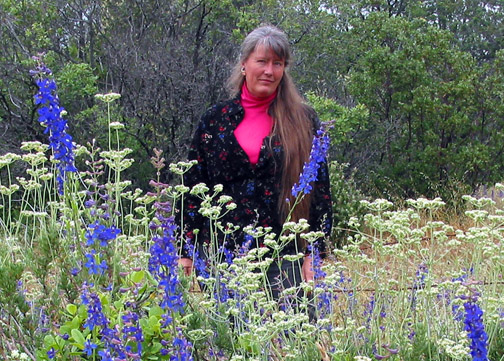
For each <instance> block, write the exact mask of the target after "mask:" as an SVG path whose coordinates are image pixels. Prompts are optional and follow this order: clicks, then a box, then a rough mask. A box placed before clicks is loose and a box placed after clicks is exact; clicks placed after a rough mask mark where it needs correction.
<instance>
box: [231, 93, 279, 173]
mask: <svg viewBox="0 0 504 361" xmlns="http://www.w3.org/2000/svg"><path fill="white" fill-rule="evenodd" d="M275 97H276V91H275V92H274V93H273V94H271V95H270V96H268V97H266V98H257V97H255V96H253V95H252V94H250V92H249V91H248V89H247V84H246V83H244V84H243V86H242V91H241V104H242V106H243V109H244V110H245V116H244V117H243V120H242V121H241V123H240V124H238V127H237V128H236V129H235V131H234V135H235V137H236V140H237V141H238V144H240V146H241V147H242V148H243V150H244V151H245V153H247V155H248V157H249V160H250V163H251V164H252V165H256V164H257V161H258V160H259V153H260V152H261V146H262V143H263V140H264V138H265V137H266V136H268V135H269V134H270V132H271V128H272V126H273V119H272V118H271V116H270V115H269V114H268V108H269V106H270V104H271V103H272V102H273V100H274V99H275Z"/></svg>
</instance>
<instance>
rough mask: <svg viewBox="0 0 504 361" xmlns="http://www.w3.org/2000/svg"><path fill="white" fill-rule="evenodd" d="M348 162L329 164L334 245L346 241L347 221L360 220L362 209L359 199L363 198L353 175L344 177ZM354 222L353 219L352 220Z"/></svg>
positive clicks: (339, 244)
mask: <svg viewBox="0 0 504 361" xmlns="http://www.w3.org/2000/svg"><path fill="white" fill-rule="evenodd" d="M347 167H348V164H340V163H338V162H336V161H332V162H330V164H329V179H330V182H331V197H332V202H333V232H332V234H333V236H332V239H333V240H334V245H335V246H336V247H338V248H339V247H341V246H343V245H345V244H346V243H347V241H346V237H347V236H348V235H349V231H350V228H351V227H350V225H349V222H350V221H351V219H352V218H356V219H357V220H361V219H362V216H363V215H364V214H363V211H364V209H363V208H362V206H361V203H360V201H361V200H362V199H363V198H364V196H363V195H362V194H361V192H360V191H359V190H358V189H357V187H356V185H355V182H354V179H353V176H351V177H349V178H347V177H345V169H346V168H347ZM352 222H354V221H352Z"/></svg>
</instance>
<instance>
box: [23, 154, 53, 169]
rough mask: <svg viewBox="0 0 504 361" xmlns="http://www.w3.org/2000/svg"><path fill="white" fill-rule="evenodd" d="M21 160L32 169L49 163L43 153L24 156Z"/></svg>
mask: <svg viewBox="0 0 504 361" xmlns="http://www.w3.org/2000/svg"><path fill="white" fill-rule="evenodd" d="M21 159H22V160H23V161H25V162H26V163H28V164H29V165H31V166H32V167H36V166H38V165H40V164H44V163H45V162H47V157H46V155H45V153H42V152H37V153H27V154H23V155H22V156H21Z"/></svg>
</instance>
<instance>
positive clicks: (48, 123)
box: [31, 64, 77, 194]
mask: <svg viewBox="0 0 504 361" xmlns="http://www.w3.org/2000/svg"><path fill="white" fill-rule="evenodd" d="M31 74H32V75H34V76H37V77H38V79H36V80H35V82H36V84H37V86H38V88H39V91H38V92H37V94H35V96H34V99H35V104H36V105H40V106H41V107H40V108H39V109H38V114H39V122H40V123H41V124H42V125H44V126H45V127H46V130H45V133H49V146H50V147H51V149H52V150H53V153H54V158H55V159H56V160H57V165H56V168H57V170H58V175H57V176H56V180H57V182H58V192H59V193H60V194H63V185H64V183H65V180H66V172H76V171H77V169H76V168H75V166H74V153H73V144H72V137H71V136H70V134H68V133H67V128H68V126H67V121H66V120H65V119H64V118H63V114H64V110H65V109H64V108H63V107H61V106H60V104H59V98H58V94H57V87H56V82H55V81H54V79H52V78H50V76H51V74H52V72H51V71H50V70H49V69H48V68H47V67H46V66H45V65H44V64H40V65H39V66H38V67H37V69H36V70H34V71H32V72H31Z"/></svg>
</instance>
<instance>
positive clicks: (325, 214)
mask: <svg viewBox="0 0 504 361" xmlns="http://www.w3.org/2000/svg"><path fill="white" fill-rule="evenodd" d="M309 223H310V226H311V227H310V229H311V230H313V231H322V232H324V235H325V236H324V239H319V240H318V241H317V248H318V250H319V252H320V257H321V258H325V256H326V249H327V245H326V242H327V241H328V240H329V239H330V236H331V230H332V200H331V185H330V183H329V170H328V166H327V159H326V160H325V162H324V163H323V164H321V165H320V168H319V170H318V176H317V180H316V181H315V183H314V184H313V194H312V197H311V208H310V220H309Z"/></svg>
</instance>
